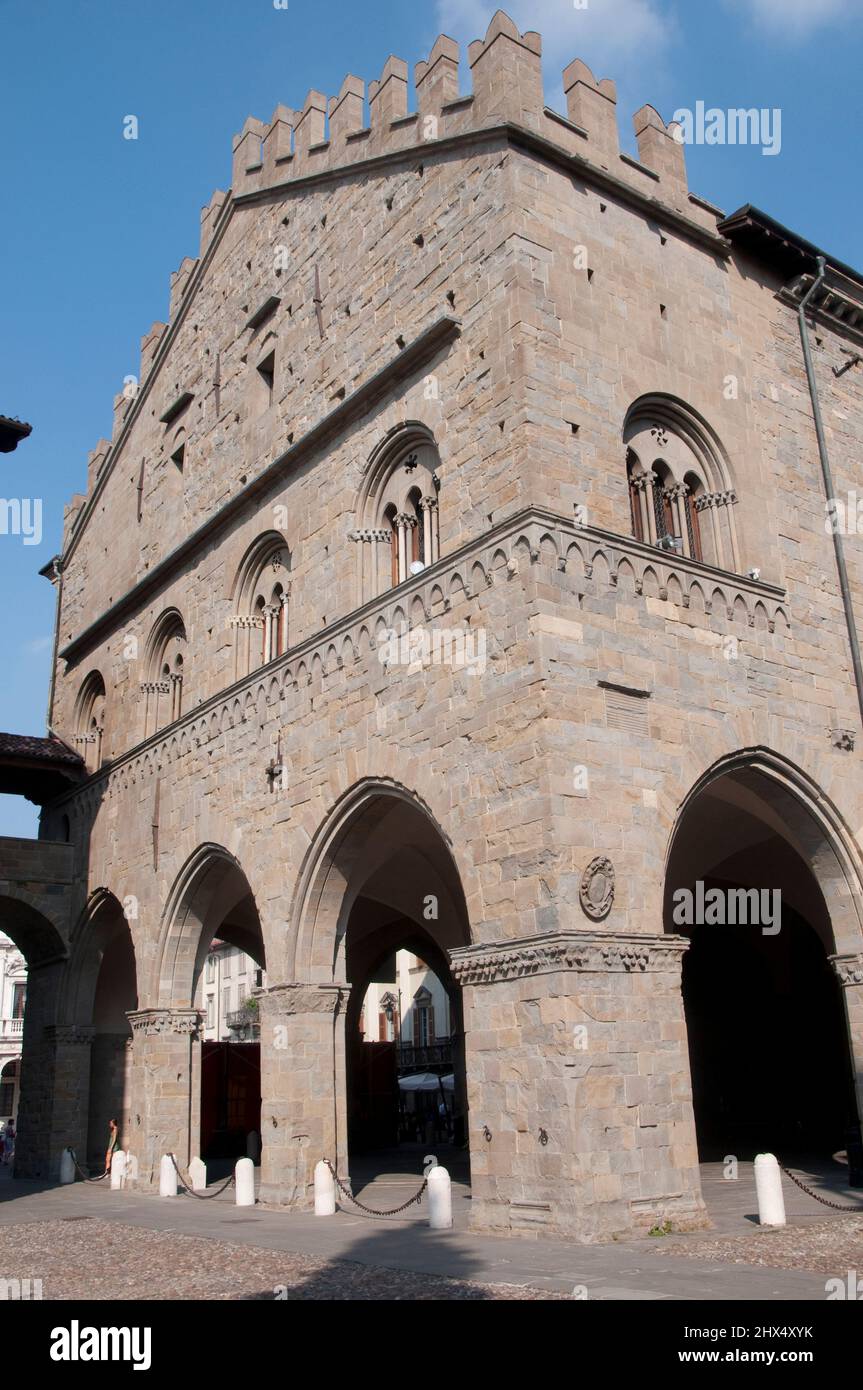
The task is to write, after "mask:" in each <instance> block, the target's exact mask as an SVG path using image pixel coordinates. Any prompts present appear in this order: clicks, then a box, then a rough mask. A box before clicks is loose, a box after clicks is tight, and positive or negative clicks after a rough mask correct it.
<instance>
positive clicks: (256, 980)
mask: <svg viewBox="0 0 863 1390" xmlns="http://www.w3.org/2000/svg"><path fill="white" fill-rule="evenodd" d="M263 983H264V972H263V970H261V968H260V966H259V965H258V964H257V963H256V962H255V961H254V960H253V959H252V957H251V956H249V955H247V954H246V952H245V951H241V950H240V949H239V947H238V946H231V945H230V944H229V943H228V942H227V941H220V940H219V939H218V938H216V939H215V940H214V941H213V943H212V945H211V947H210V951H209V954H208V955H207V960H206V964H205V965H204V970H203V974H202V977H201V983H200V988H201V992H202V999H201V1003H200V1007H201V1009H202V1012H203V1015H204V1022H203V1039H204V1041H205V1042H252V1041H253V1040H256V1039H257V1038H258V1037H259V1035H260V1027H259V1024H258V1013H257V1008H256V1006H255V1003H254V1001H253V1000H252V998H251V995H252V991H253V990H255V989H259V988H260V987H261V986H262V985H263Z"/></svg>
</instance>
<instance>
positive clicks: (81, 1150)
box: [45, 1024, 107, 1174]
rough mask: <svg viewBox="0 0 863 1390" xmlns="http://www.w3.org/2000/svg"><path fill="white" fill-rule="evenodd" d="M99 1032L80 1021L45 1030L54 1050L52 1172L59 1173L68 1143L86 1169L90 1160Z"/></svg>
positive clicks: (47, 1039)
mask: <svg viewBox="0 0 863 1390" xmlns="http://www.w3.org/2000/svg"><path fill="white" fill-rule="evenodd" d="M95 1033H96V1030H95V1028H93V1027H85V1026H82V1025H80V1024H58V1025H56V1026H54V1027H50V1028H46V1029H45V1035H46V1041H47V1042H48V1044H49V1046H50V1047H51V1048H52V1049H53V1051H54V1105H53V1110H52V1114H51V1139H50V1157H51V1172H52V1174H54V1173H55V1172H59V1165H60V1154H61V1153H62V1151H63V1149H65V1148H66V1147H67V1146H68V1147H69V1148H72V1149H74V1150H75V1156H76V1158H77V1160H78V1162H79V1163H80V1165H81V1167H82V1168H83V1167H85V1166H86V1163H87V1129H88V1126H89V1120H90V1053H91V1048H92V1046H93V1038H94V1036H95ZM105 1147H106V1148H107V1145H106V1146H105ZM99 1171H100V1172H101V1169H100V1170H99Z"/></svg>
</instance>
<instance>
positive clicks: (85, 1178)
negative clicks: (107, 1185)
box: [69, 1148, 111, 1182]
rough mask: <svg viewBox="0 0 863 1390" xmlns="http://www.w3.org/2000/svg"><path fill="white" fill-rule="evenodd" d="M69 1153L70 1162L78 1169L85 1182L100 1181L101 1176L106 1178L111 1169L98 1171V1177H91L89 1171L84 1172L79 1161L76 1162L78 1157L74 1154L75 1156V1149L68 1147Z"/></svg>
mask: <svg viewBox="0 0 863 1390" xmlns="http://www.w3.org/2000/svg"><path fill="white" fill-rule="evenodd" d="M69 1153H70V1154H71V1155H72V1162H73V1163H74V1165H75V1167H76V1168H77V1169H78V1172H79V1173H80V1174H81V1177H82V1178H83V1179H84V1181H85V1182H101V1181H102V1179H103V1178H107V1176H108V1174H109V1173H110V1171H111V1169H110V1168H106V1169H105V1171H104V1173H100V1174H99V1176H98V1178H91V1177H90V1175H89V1173H85V1172H84V1169H83V1168H82V1167H81V1165H80V1163H79V1162H78V1159H77V1158H76V1156H75V1150H74V1149H73V1148H70V1149H69Z"/></svg>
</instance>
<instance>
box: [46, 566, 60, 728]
mask: <svg viewBox="0 0 863 1390" xmlns="http://www.w3.org/2000/svg"><path fill="white" fill-rule="evenodd" d="M51 567H52V570H53V578H54V579H56V581H57V603H56V607H55V609H54V645H53V649H52V652H51V680H50V683H49V685H48V719H47V729H48V733H49V734H53V732H54V690H55V687H56V684H57V651H58V648H59V646H60V608H61V606H62V603H63V564H62V560H61V557H60V556H59V555H55V557H54V559H53V560H52V561H51ZM44 572H45V571H44V570H43V571H42V573H43V574H44ZM48 577H49V578H51V576H50V575H49V576H48Z"/></svg>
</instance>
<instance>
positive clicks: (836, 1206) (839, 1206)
mask: <svg viewBox="0 0 863 1390" xmlns="http://www.w3.org/2000/svg"><path fill="white" fill-rule="evenodd" d="M776 1161H777V1163H779V1160H778V1159H777V1160H776ZM779 1167H780V1168H781V1169H782V1171H783V1173H784V1174H785V1176H786V1178H790V1179H791V1181H792V1182H793V1183H795V1184H796V1186H797V1187H799V1188H800V1189H801V1191H803V1192H806V1193H807V1194H808V1195H809V1196H810V1197H814V1198H815V1200H816V1202H820V1203H821V1204H822V1206H825V1207H832V1208H833V1210H834V1211H856V1212H857V1213H858V1214H860V1215H863V1202H861V1203H859V1204H858V1205H857V1206H853V1207H846V1206H845V1205H844V1204H843V1203H842V1202H828V1200H827V1198H826V1197H820V1196H819V1195H818V1193H817V1192H813V1191H812V1188H811V1187H807V1186H806V1183H805V1182H803V1181H802V1180H801V1179H800V1178H795V1176H794V1174H793V1173H791V1172H789V1170H788V1169H787V1168H786V1167H785V1164H784V1163H779Z"/></svg>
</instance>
